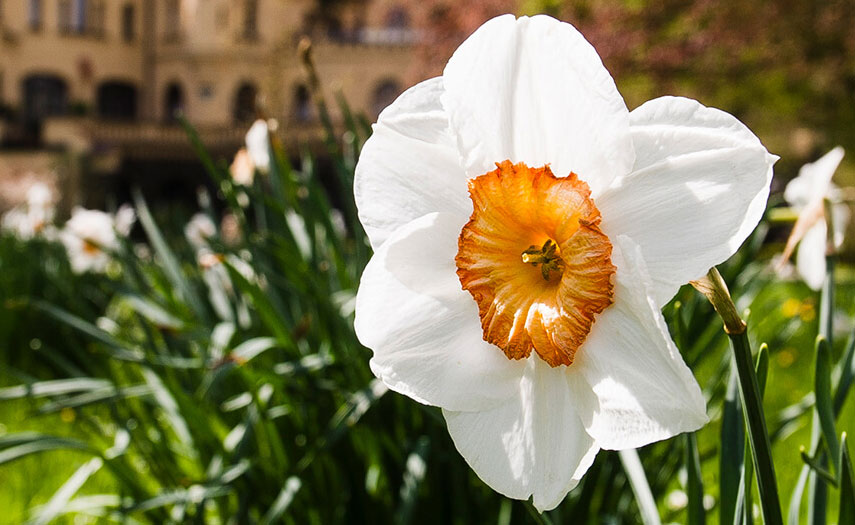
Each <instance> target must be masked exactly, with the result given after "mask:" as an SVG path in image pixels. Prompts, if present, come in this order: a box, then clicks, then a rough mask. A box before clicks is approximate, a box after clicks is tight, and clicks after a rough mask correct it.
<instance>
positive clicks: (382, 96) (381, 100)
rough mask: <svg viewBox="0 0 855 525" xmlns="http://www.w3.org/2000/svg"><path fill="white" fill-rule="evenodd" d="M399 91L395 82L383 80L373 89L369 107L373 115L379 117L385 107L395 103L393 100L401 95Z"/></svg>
mask: <svg viewBox="0 0 855 525" xmlns="http://www.w3.org/2000/svg"><path fill="white" fill-rule="evenodd" d="M401 91H402V89H401V86H400V85H399V84H398V82H397V81H396V80H393V79H387V80H384V81H383V82H381V83H380V84H378V85H377V87H376V88H375V89H374V100H373V102H372V105H371V110H372V111H373V112H374V114H375V115H379V114H380V112H381V111H383V110H384V109H385V108H386V106H388V105H389V104H391V103H392V102H394V101H395V98H397V97H398V95H400V94H401Z"/></svg>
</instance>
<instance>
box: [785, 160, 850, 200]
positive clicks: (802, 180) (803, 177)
mask: <svg viewBox="0 0 855 525" xmlns="http://www.w3.org/2000/svg"><path fill="white" fill-rule="evenodd" d="M843 154H844V151H843V148H842V147H840V146H837V147H836V148H834V149H832V150H831V151H829V152H828V153H826V154H825V155H823V156H822V157H820V158H819V159H817V160H816V161H814V162H811V163H808V164H805V165H804V166H802V167H801V169H800V170H799V175H798V177H796V178H794V179H793V180H791V181H790V182H789V183H787V187H786V188H785V189H784V199H785V200H786V201H787V202H789V203H790V204H791V205H793V206H799V207H804V206H807V205H808V204H810V203H811V202H814V201H817V200H821V199H822V198H823V197H825V196H826V195H828V192H829V189H830V185H831V177H832V176H833V175H834V172H835V171H837V167H838V166H839V165H840V161H841V160H843Z"/></svg>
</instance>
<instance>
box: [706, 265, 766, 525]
mask: <svg viewBox="0 0 855 525" xmlns="http://www.w3.org/2000/svg"><path fill="white" fill-rule="evenodd" d="M691 284H692V286H694V287H695V289H697V290H698V291H699V292H701V293H702V294H704V296H706V298H707V299H708V300H709V301H710V302H711V303H712V305H713V307H714V308H715V310H716V312H718V314H719V316H720V317H721V319H722V321H724V331H725V333H727V336H728V337H729V338H730V344H731V347H732V348H733V357H734V361H735V362H736V372H737V376H738V377H739V397H740V399H741V400H742V407H743V414H744V416H745V427H746V429H747V430H748V439H749V442H750V443H751V453H752V456H753V458H754V470H755V473H756V477H757V488H758V492H759V495H760V504H761V508H762V509H763V518H764V522H765V523H766V524H767V525H779V524H782V523H783V516H782V515H781V503H780V500H779V498H778V485H777V482H776V481H775V466H774V464H773V463H772V447H771V445H770V444H769V433H768V431H767V430H766V418H765V415H764V414H763V397H762V395H761V394H760V386H759V383H758V382H757V374H756V373H755V371H754V362H753V360H752V359H751V345H750V344H749V343H748V334H747V330H746V325H745V321H744V320H743V319H742V318H741V317H740V316H739V313H738V311H737V310H736V306H735V305H734V304H733V299H731V297H730V292H729V291H728V290H727V284H725V282H724V279H722V277H721V274H719V273H718V270H716V269H715V268H711V269H710V271H709V272H708V273H707V275H706V276H705V277H703V278H701V279H698V280H697V281H692V283H691ZM746 488H747V487H746Z"/></svg>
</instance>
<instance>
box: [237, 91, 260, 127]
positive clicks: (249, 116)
mask: <svg viewBox="0 0 855 525" xmlns="http://www.w3.org/2000/svg"><path fill="white" fill-rule="evenodd" d="M257 97H258V90H257V89H255V86H254V85H253V84H251V83H249V82H244V83H243V84H241V85H240V87H239V88H238V90H237V92H236V93H235V102H234V110H233V112H232V114H233V116H234V120H235V122H249V121H251V120H253V119H254V118H255V117H256V107H255V102H256V98H257Z"/></svg>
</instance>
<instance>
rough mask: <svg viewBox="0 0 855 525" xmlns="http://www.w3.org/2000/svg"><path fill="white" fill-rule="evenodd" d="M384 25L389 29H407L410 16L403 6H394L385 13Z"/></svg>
mask: <svg viewBox="0 0 855 525" xmlns="http://www.w3.org/2000/svg"><path fill="white" fill-rule="evenodd" d="M386 27H388V28H389V29H408V28H409V27H410V16H409V15H408V14H407V10H406V9H404V8H403V7H394V8H392V9H391V10H390V11H389V13H388V14H387V15H386Z"/></svg>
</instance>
